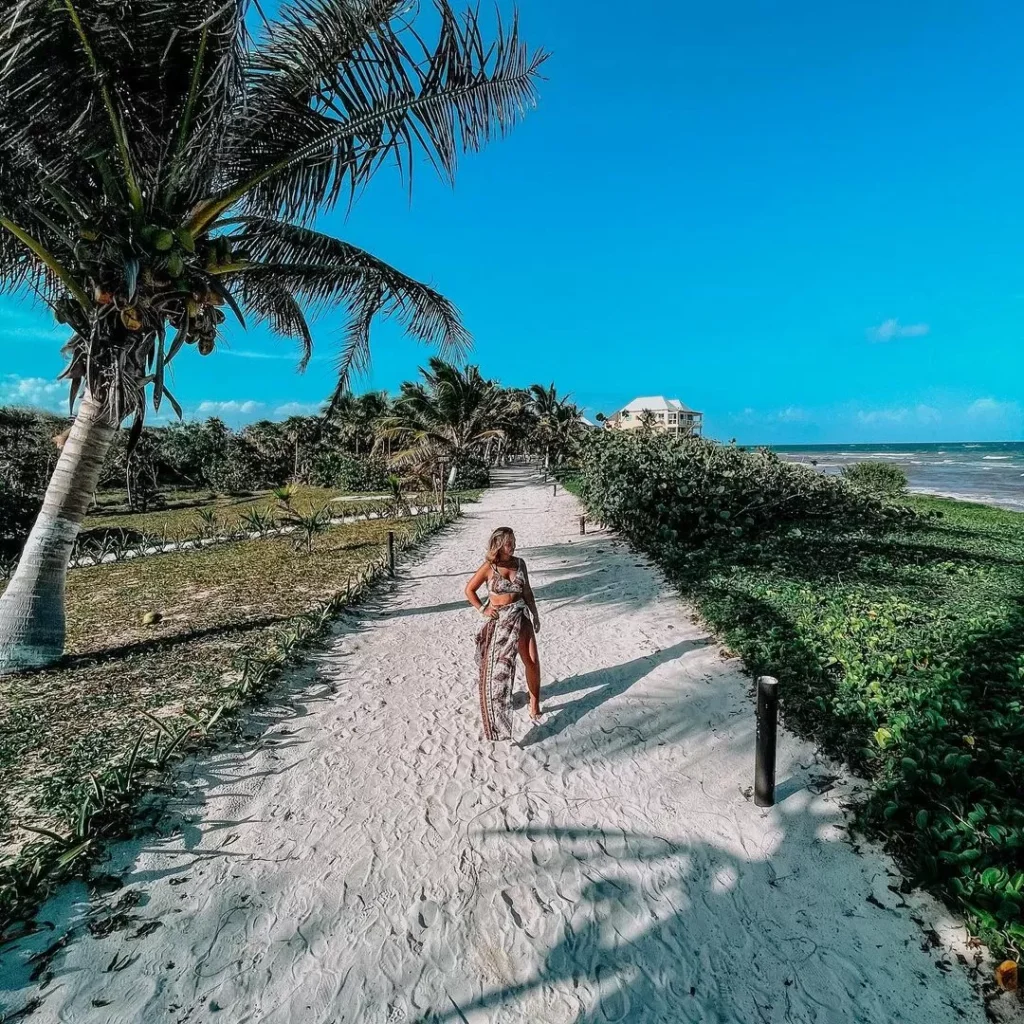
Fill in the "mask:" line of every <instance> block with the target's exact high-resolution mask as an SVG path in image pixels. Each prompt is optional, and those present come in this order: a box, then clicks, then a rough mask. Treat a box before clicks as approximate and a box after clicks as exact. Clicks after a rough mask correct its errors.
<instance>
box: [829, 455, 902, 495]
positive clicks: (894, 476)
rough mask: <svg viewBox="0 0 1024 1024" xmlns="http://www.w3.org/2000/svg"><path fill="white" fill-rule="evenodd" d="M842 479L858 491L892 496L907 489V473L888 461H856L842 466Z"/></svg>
mask: <svg viewBox="0 0 1024 1024" xmlns="http://www.w3.org/2000/svg"><path fill="white" fill-rule="evenodd" d="M842 474H843V479H844V480H845V481H846V482H847V483H848V484H849V485H850V486H851V487H856V488H857V490H858V491H865V492H866V493H868V494H875V495H878V496H879V497H881V498H894V497H896V495H898V494H903V493H904V492H905V491H906V489H907V474H906V473H904V472H903V470H902V469H900V467H899V466H894V465H893V464H892V463H890V462H858V463H856V464H855V465H853V466H844V467H843V469H842Z"/></svg>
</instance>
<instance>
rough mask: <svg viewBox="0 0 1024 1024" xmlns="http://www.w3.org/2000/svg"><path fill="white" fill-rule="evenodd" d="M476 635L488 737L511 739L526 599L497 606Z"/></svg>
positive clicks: (482, 704)
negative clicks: (520, 637) (496, 613)
mask: <svg viewBox="0 0 1024 1024" xmlns="http://www.w3.org/2000/svg"><path fill="white" fill-rule="evenodd" d="M498 612H499V614H498V618H496V619H488V620H487V622H485V623H484V626H483V629H481V630H480V632H479V633H477V635H476V665H477V670H478V673H479V680H480V713H481V715H482V716H483V720H484V735H485V736H486V737H487V739H489V740H511V739H512V689H513V687H514V686H515V682H516V661H517V660H518V658H519V634H520V632H522V628H523V618H524V616H525V615H526V602H525V601H516V602H515V604H510V605H506V606H505V607H504V608H499V609H498Z"/></svg>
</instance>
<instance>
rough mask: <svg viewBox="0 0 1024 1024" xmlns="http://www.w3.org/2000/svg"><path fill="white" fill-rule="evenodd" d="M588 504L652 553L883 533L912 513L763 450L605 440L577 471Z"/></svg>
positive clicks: (586, 453)
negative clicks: (804, 531)
mask: <svg viewBox="0 0 1024 1024" xmlns="http://www.w3.org/2000/svg"><path fill="white" fill-rule="evenodd" d="M580 488H581V496H582V498H583V500H584V502H585V503H586V504H587V505H588V506H589V507H590V509H591V511H592V512H593V513H594V514H595V515H597V516H598V517H599V518H600V519H601V520H602V521H603V522H606V523H608V524H609V525H611V526H614V527H615V528H616V529H619V530H621V531H622V532H623V533H625V534H626V535H627V536H628V537H629V538H630V540H632V541H633V542H634V543H635V544H637V545H638V546H640V547H642V548H644V549H645V550H649V551H652V552H653V551H656V550H658V549H660V550H661V551H662V553H665V551H666V549H671V548H673V547H680V548H683V549H686V548H689V549H704V550H705V551H706V550H707V549H709V548H715V547H726V548H735V547H737V546H743V545H747V544H751V543H755V544H756V543H758V542H760V541H764V540H767V539H769V538H771V537H775V536H779V535H785V536H788V537H790V538H793V539H799V537H800V530H801V528H802V527H805V528H808V529H820V528H822V527H829V528H832V527H835V526H837V525H838V526H840V527H841V528H842V529H844V530H852V529H858V528H865V527H880V526H882V525H884V524H885V523H887V522H890V521H892V520H894V519H898V518H901V517H904V518H905V517H908V516H910V513H909V512H907V510H905V509H899V508H895V507H892V506H885V505H883V504H882V503H881V502H880V501H878V500H877V499H876V498H875V497H874V496H872V495H868V494H865V493H863V492H861V491H858V490H855V489H854V488H851V487H848V486H847V485H846V484H845V483H844V482H843V481H841V480H839V479H837V478H835V477H828V476H825V475H823V474H821V473H817V472H815V471H814V470H813V469H810V468H808V467H806V466H801V465H797V464H794V463H790V462H786V461H784V460H783V459H780V458H779V457H778V456H777V455H776V454H774V453H773V452H771V451H768V450H767V449H758V450H754V451H750V450H747V449H743V448H738V447H736V446H734V445H722V444H718V443H716V442H714V441H710V440H707V439H705V438H679V439H676V438H668V437H665V436H663V435H657V434H649V435H642V434H640V433H636V434H625V433H623V434H616V433H613V432H602V433H601V434H600V435H598V436H596V437H593V438H591V439H588V441H587V442H586V443H585V445H584V449H583V453H582V457H581V462H580Z"/></svg>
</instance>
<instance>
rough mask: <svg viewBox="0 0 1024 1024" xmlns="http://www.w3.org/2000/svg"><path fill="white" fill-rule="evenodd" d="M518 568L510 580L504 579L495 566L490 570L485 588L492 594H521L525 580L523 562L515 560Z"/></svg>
mask: <svg viewBox="0 0 1024 1024" xmlns="http://www.w3.org/2000/svg"><path fill="white" fill-rule="evenodd" d="M517 561H518V566H517V568H516V571H515V574H514V575H513V577H512V579H510V580H508V579H505V577H504V576H502V575H501V573H500V572H498V567H497V566H496V565H495V566H493V567H492V569H491V578H490V580H489V581H488V583H487V587H488V589H489V590H490V592H491V593H492V594H521V593H522V592H523V589H524V588H525V586H526V580H525V578H524V577H523V560H522V559H521V558H520V559H517Z"/></svg>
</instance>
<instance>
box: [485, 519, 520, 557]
mask: <svg viewBox="0 0 1024 1024" xmlns="http://www.w3.org/2000/svg"><path fill="white" fill-rule="evenodd" d="M515 539H516V535H515V534H514V533H513V532H512V527H510V526H499V527H498V528H497V529H496V530H495V531H494V533H492V534H491V539H490V542H489V543H488V545H487V561H488V562H490V563H491V564H492V565H493V564H494V560H495V559H496V558H497V557H498V553H499V552H500V551H501V550H502V548H504V547H505V545H506V544H507V543H508V542H509V541H510V540H511V541H513V542H514V541H515Z"/></svg>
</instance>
